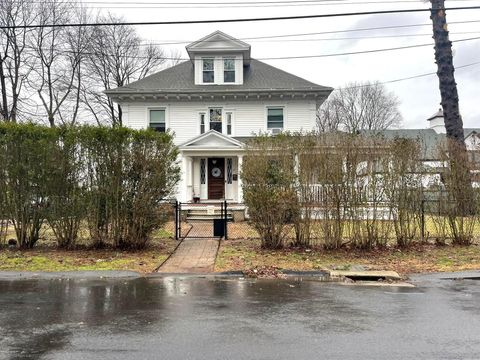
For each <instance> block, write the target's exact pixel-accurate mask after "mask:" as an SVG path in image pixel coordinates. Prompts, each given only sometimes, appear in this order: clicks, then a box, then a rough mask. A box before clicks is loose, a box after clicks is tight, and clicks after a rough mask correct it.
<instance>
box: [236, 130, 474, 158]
mask: <svg viewBox="0 0 480 360" xmlns="http://www.w3.org/2000/svg"><path fill="white" fill-rule="evenodd" d="M464 132H465V137H467V136H468V135H470V134H471V133H472V132H476V133H479V134H480V128H467V129H464ZM361 133H362V134H364V135H366V136H382V137H383V138H385V139H386V140H393V139H397V138H398V139H411V140H417V141H419V142H420V145H421V149H422V150H421V151H422V153H421V154H420V156H421V158H422V159H423V160H436V159H438V151H439V148H438V147H439V146H440V145H441V143H442V142H443V141H444V140H445V139H446V137H445V134H438V133H437V132H435V130H433V129H389V130H363V131H361ZM253 137H254V136H244V137H235V139H236V140H238V141H241V142H243V143H245V142H247V141H248V140H249V139H251V138H253Z"/></svg>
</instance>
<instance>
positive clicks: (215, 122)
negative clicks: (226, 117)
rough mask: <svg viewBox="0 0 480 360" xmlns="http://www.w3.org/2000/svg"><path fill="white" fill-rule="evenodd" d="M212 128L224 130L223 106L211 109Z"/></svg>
mask: <svg viewBox="0 0 480 360" xmlns="http://www.w3.org/2000/svg"><path fill="white" fill-rule="evenodd" d="M210 130H216V131H218V132H219V133H221V132H222V108H212V109H210Z"/></svg>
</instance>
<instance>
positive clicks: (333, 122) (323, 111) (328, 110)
mask: <svg viewBox="0 0 480 360" xmlns="http://www.w3.org/2000/svg"><path fill="white" fill-rule="evenodd" d="M340 125H341V116H340V114H339V113H338V109H337V108H336V107H335V106H334V104H333V102H332V101H327V102H326V103H325V104H324V105H323V106H322V107H320V108H318V110H317V127H318V130H319V131H320V132H322V133H326V132H335V131H338V129H339V128H340Z"/></svg>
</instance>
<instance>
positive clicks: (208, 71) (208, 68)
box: [202, 59, 215, 83]
mask: <svg viewBox="0 0 480 360" xmlns="http://www.w3.org/2000/svg"><path fill="white" fill-rule="evenodd" d="M202 60H203V65H202V66H203V82H204V83H213V82H214V81H215V68H214V59H202Z"/></svg>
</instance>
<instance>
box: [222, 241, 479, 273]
mask: <svg viewBox="0 0 480 360" xmlns="http://www.w3.org/2000/svg"><path fill="white" fill-rule="evenodd" d="M353 265H363V266H365V267H366V268H368V269H372V270H393V271H397V272H398V273H400V274H409V273H419V272H435V271H460V270H473V269H480V246H479V245H472V246H469V247H463V246H435V245H416V246H413V247H411V248H409V249H406V250H401V249H398V248H394V247H391V248H387V249H384V250H374V251H368V252H366V251H359V250H350V249H342V250H336V251H326V250H323V249H320V248H318V249H306V250H305V249H292V248H289V249H284V250H266V249H262V248H261V247H260V241H257V240H227V241H222V244H221V247H220V251H219V253H218V256H217V262H216V266H215V271H218V272H221V271H235V270H245V269H252V268H257V267H261V266H267V267H269V266H272V267H276V268H279V269H290V270H325V269H343V270H348V269H350V268H351V267H352V266H353Z"/></svg>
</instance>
